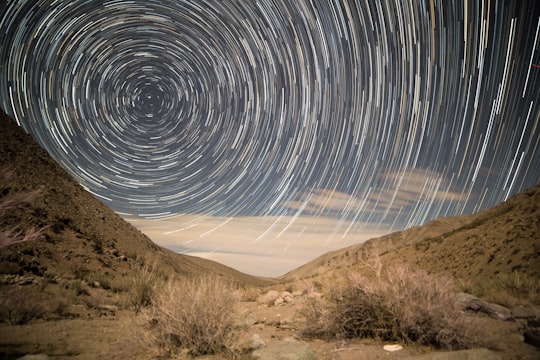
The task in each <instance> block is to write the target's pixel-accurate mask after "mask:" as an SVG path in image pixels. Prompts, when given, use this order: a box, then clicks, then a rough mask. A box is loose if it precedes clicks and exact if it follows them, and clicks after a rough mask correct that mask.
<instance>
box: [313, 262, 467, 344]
mask: <svg viewBox="0 0 540 360" xmlns="http://www.w3.org/2000/svg"><path fill="white" fill-rule="evenodd" d="M303 314H304V316H305V317H306V320H307V324H308V325H307V326H306V328H305V329H304V331H303V335H304V336H308V337H327V338H352V337H370V338H379V339H381V340H387V341H400V342H405V343H410V342H414V343H418V344H424V345H432V346H436V347H440V348H445V349H457V348H468V347H470V346H472V345H473V343H474V341H473V338H472V330H468V329H469V326H468V325H467V323H466V319H465V317H464V315H463V314H462V313H461V312H460V311H459V309H458V307H457V303H456V297H455V293H454V291H453V284H452V282H451V281H450V280H449V279H445V278H437V277H432V276H429V275H428V274H427V273H426V272H424V271H422V270H419V269H414V268H412V267H410V266H405V265H394V266H388V267H382V266H381V265H380V264H379V265H378V266H376V267H373V268H371V269H369V271H366V272H365V273H363V274H352V275H351V276H350V277H349V278H348V279H347V280H346V281H345V282H344V283H342V284H337V285H336V286H335V289H334V290H333V291H330V293H329V297H328V300H327V302H326V303H322V302H320V301H312V302H311V303H309V304H308V305H307V306H306V307H305V309H304V310H303Z"/></svg>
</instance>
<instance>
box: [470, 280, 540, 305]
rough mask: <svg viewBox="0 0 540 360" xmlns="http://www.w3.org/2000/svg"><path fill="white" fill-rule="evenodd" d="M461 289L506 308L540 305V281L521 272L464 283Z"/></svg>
mask: <svg viewBox="0 0 540 360" xmlns="http://www.w3.org/2000/svg"><path fill="white" fill-rule="evenodd" d="M461 288H462V290H463V291H464V292H468V293H471V294H474V295H475V296H478V297H481V298H482V299H484V300H486V301H489V302H492V303H496V304H499V305H502V306H506V307H512V306H516V305H528V304H535V305H540V279H538V278H537V277H533V276H529V275H527V274H523V273H519V272H512V273H510V274H497V275H494V276H492V277H490V278H489V279H484V280H481V281H475V282H462V283H461Z"/></svg>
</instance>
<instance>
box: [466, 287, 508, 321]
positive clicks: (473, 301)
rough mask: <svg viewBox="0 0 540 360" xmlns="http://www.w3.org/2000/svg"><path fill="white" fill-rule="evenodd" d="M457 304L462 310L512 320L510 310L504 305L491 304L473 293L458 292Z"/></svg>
mask: <svg viewBox="0 0 540 360" xmlns="http://www.w3.org/2000/svg"><path fill="white" fill-rule="evenodd" d="M458 305H459V307H460V308H461V310H463V311H471V312H476V313H478V312H480V313H483V314H486V315H488V316H490V317H492V318H494V319H498V320H505V321H506V320H512V319H513V316H512V313H511V311H510V310H509V309H508V308H505V307H504V306H501V305H497V304H492V303H489V302H487V301H484V300H482V299H480V298H478V297H476V296H474V295H471V294H466V293H459V294H458Z"/></svg>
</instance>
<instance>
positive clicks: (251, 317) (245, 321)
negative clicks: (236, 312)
mask: <svg viewBox="0 0 540 360" xmlns="http://www.w3.org/2000/svg"><path fill="white" fill-rule="evenodd" d="M258 322H259V320H258V319H257V315H255V314H254V313H252V312H250V313H248V314H247V315H246V316H243V317H241V318H240V320H239V321H238V324H239V325H240V326H247V327H250V326H253V325H255V324H257V323H258Z"/></svg>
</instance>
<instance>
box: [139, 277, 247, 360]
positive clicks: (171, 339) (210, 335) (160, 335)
mask: <svg viewBox="0 0 540 360" xmlns="http://www.w3.org/2000/svg"><path fill="white" fill-rule="evenodd" d="M238 302H239V300H238V299H237V298H236V296H235V292H234V291H233V288H232V286H231V285H230V284H228V283H227V282H224V280H223V279H222V278H220V277H217V276H215V275H214V276H212V275H205V276H200V277H197V278H190V279H181V280H170V281H168V282H167V283H165V284H164V286H163V287H162V288H161V289H159V290H158V291H157V294H156V297H155V299H154V302H153V303H152V305H151V306H150V307H148V308H146V309H144V310H143V311H142V314H141V319H142V320H143V321H144V322H145V323H146V324H148V326H147V327H148V329H147V330H148V331H147V332H146V333H145V334H146V336H148V338H147V339H149V340H150V342H151V343H153V344H154V346H155V347H157V348H158V349H162V350H165V351H166V352H168V353H171V354H174V353H177V352H180V351H182V350H185V351H187V352H188V353H189V354H190V355H192V356H198V355H204V354H216V353H227V352H229V351H230V350H231V349H232V344H233V342H234V334H235V331H234V330H235V320H236V316H237V311H238V309H237V304H238Z"/></svg>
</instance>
